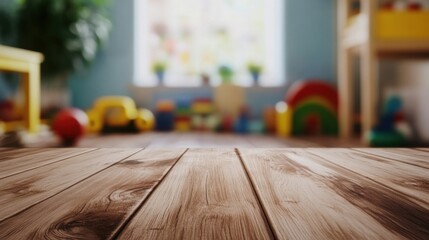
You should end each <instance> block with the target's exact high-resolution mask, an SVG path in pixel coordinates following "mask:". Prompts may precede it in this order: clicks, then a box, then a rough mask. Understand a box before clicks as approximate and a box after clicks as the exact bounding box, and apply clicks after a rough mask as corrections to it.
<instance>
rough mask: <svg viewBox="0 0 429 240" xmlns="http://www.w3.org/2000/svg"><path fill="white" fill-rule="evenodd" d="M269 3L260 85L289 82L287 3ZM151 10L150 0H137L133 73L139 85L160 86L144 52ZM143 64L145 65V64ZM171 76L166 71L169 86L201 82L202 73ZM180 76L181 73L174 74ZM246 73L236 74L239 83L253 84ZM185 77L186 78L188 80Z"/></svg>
mask: <svg viewBox="0 0 429 240" xmlns="http://www.w3.org/2000/svg"><path fill="white" fill-rule="evenodd" d="M265 1H266V4H269V5H268V7H267V8H266V13H265V16H266V17H267V18H266V21H267V28H266V31H267V35H270V36H272V37H266V38H265V40H266V43H265V44H266V47H267V52H268V53H267V54H266V56H265V59H263V61H264V62H265V69H264V72H266V73H269V74H266V73H264V74H263V75H262V78H261V79H260V83H259V84H260V85H261V86H263V87H265V86H266V87H275V86H284V85H285V84H286V75H285V73H286V71H285V68H286V63H285V57H284V56H285V31H284V28H285V24H284V23H285V19H286V18H285V16H284V14H285V12H286V11H285V7H284V0H265ZM148 11H149V7H148V4H147V0H134V50H135V51H134V73H133V78H134V79H133V82H134V84H135V85H136V86H144V87H153V86H158V85H159V84H158V80H157V79H156V77H155V75H154V74H153V73H152V72H151V71H150V67H148V66H150V64H151V62H150V59H149V56H148V55H147V54H145V53H147V52H149V51H148V47H149V44H148V43H145V41H147V38H146V36H149V24H147V21H145V16H146V15H147V13H148ZM142 66H144V67H142ZM171 77H172V76H169V75H168V74H167V75H166V78H167V80H166V81H165V84H166V86H172V87H193V86H199V85H201V84H200V81H199V79H200V77H199V76H195V77H193V79H189V77H187V78H188V79H184V81H177V80H173V81H169V78H171ZM175 77H176V78H177V79H179V78H180V76H175ZM210 77H211V78H214V81H211V82H212V84H213V82H214V84H215V85H216V83H219V82H220V80H219V77H218V76H210ZM244 77H246V78H250V77H249V76H236V78H237V79H236V80H237V84H239V85H242V86H251V85H252V82H251V81H241V79H243V78H244ZM185 80H186V81H185Z"/></svg>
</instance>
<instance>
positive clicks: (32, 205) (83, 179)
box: [0, 148, 143, 223]
mask: <svg viewBox="0 0 429 240" xmlns="http://www.w3.org/2000/svg"><path fill="white" fill-rule="evenodd" d="M96 150H99V149H98V148H97V149H95V150H94V151H96ZM141 151H143V148H142V149H140V150H138V151H136V152H135V153H133V154H131V155H129V156H126V157H124V158H121V159H120V160H118V161H116V162H114V163H112V164H110V165H109V166H107V167H105V168H103V169H100V170H98V171H96V172H94V173H93V174H91V175H89V176H87V177H85V178H82V179H81V180H79V181H77V182H75V183H73V184H72V185H70V186H68V187H66V188H64V189H62V190H60V191H58V192H56V193H54V194H52V195H51V196H49V197H46V198H44V199H41V200H39V201H37V202H35V203H33V204H31V205H29V206H27V207H25V208H23V209H21V210H20V211H18V212H16V213H15V214H12V215H10V216H8V217H6V218H4V219H2V220H1V221H0V223H1V222H4V221H6V220H8V219H10V218H12V217H15V216H17V215H19V214H20V213H22V212H24V211H26V210H27V209H29V208H32V207H34V206H36V205H37V204H39V203H41V202H44V201H46V200H48V199H50V198H53V197H54V196H56V195H58V194H60V193H62V192H64V191H65V190H67V189H69V188H71V187H73V186H75V185H77V184H79V183H81V182H83V181H85V180H87V179H89V178H91V177H93V176H94V175H96V174H98V173H100V172H102V171H104V170H106V169H108V168H111V167H112V166H114V165H116V164H118V163H119V162H121V161H123V160H125V159H127V158H130V157H132V156H134V155H136V154H137V153H139V152H141ZM85 153H88V152H85Z"/></svg>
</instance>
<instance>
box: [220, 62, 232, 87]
mask: <svg viewBox="0 0 429 240" xmlns="http://www.w3.org/2000/svg"><path fill="white" fill-rule="evenodd" d="M218 72H219V75H220V77H221V79H222V82H223V83H232V77H233V76H234V70H233V69H232V68H231V67H230V66H228V65H221V66H220V67H219V70H218Z"/></svg>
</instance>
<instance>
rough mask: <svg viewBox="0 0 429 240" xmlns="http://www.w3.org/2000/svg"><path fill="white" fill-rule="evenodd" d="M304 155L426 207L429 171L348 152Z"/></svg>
mask: <svg viewBox="0 0 429 240" xmlns="http://www.w3.org/2000/svg"><path fill="white" fill-rule="evenodd" d="M308 152H311V153H313V154H316V155H318V156H320V157H322V158H323V159H325V160H327V161H329V162H331V163H333V164H336V165H339V166H341V167H344V168H346V169H348V170H350V171H351V172H355V173H358V174H360V175H362V176H365V177H367V178H370V179H372V180H374V181H376V182H379V183H381V184H383V185H385V186H388V187H390V188H392V189H395V190H397V191H399V192H401V193H403V194H404V195H408V196H411V197H408V199H409V200H410V201H414V202H416V203H418V204H422V203H423V206H425V207H429V171H428V170H427V169H425V168H420V167H416V166H413V165H409V164H405V163H403V162H401V161H395V160H390V159H388V158H385V157H382V156H378V155H372V154H367V153H362V152H358V151H352V150H349V149H323V150H322V149H308ZM369 152H371V151H369ZM402 197H407V196H402ZM416 200H417V201H416Z"/></svg>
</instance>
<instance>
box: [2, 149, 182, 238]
mask: <svg viewBox="0 0 429 240" xmlns="http://www.w3.org/2000/svg"><path fill="white" fill-rule="evenodd" d="M184 151H185V149H175V150H161V149H155V150H154V149H152V150H150V149H147V150H143V151H141V152H138V153H137V154H135V155H133V156H131V157H129V158H127V159H124V160H123V161H121V162H119V163H118V164H115V165H113V166H112V167H110V168H108V169H106V170H104V171H102V172H100V173H98V174H96V175H94V176H92V177H90V178H88V179H86V180H85V181H82V182H80V183H79V184H76V185H74V186H73V187H70V188H68V189H67V190H65V191H64V192H61V193H60V194H58V195H56V196H54V197H52V198H50V199H47V200H45V201H43V202H41V203H39V204H37V205H35V206H33V207H31V208H29V209H27V210H26V211H24V212H22V213H20V214H18V215H16V216H14V217H12V218H9V219H7V220H6V221H3V222H2V223H0V239H64V238H68V239H108V238H112V237H113V235H114V234H115V232H116V231H118V230H119V229H120V228H121V227H122V225H124V224H125V223H126V221H127V219H128V218H130V216H131V215H132V214H133V212H134V211H135V210H136V209H137V208H138V207H139V206H140V205H141V204H142V202H143V201H144V200H145V199H146V197H147V196H148V195H149V193H150V192H151V191H152V190H153V189H154V187H155V186H156V185H157V184H158V182H159V181H160V180H161V179H162V178H163V177H164V175H165V174H166V173H167V172H168V171H169V170H170V168H171V167H172V166H173V165H174V164H175V163H176V161H177V159H179V157H180V156H181V155H182V154H183V153H184Z"/></svg>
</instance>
